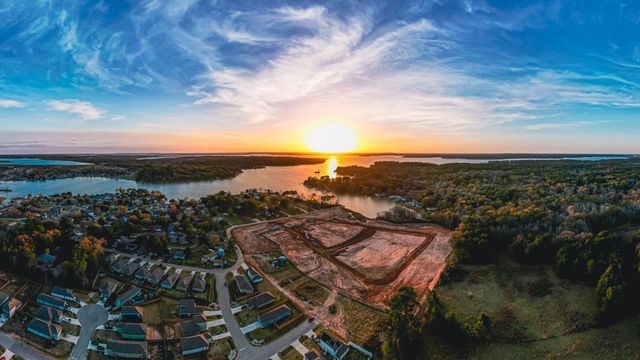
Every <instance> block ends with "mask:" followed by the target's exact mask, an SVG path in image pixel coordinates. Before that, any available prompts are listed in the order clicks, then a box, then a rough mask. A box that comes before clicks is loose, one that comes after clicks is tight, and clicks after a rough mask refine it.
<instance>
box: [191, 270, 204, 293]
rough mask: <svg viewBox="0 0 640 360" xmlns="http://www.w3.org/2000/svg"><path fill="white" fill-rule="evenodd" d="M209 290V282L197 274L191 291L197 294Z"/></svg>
mask: <svg viewBox="0 0 640 360" xmlns="http://www.w3.org/2000/svg"><path fill="white" fill-rule="evenodd" d="M206 288H207V282H206V281H205V280H204V277H203V276H202V274H196V275H195V276H194V277H193V281H192V282H191V290H192V291H195V292H203V291H204V290H205V289H206Z"/></svg>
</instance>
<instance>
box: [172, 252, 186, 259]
mask: <svg viewBox="0 0 640 360" xmlns="http://www.w3.org/2000/svg"><path fill="white" fill-rule="evenodd" d="M186 258H187V254H186V253H185V252H184V250H177V251H176V252H175V253H174V254H173V260H185V259H186Z"/></svg>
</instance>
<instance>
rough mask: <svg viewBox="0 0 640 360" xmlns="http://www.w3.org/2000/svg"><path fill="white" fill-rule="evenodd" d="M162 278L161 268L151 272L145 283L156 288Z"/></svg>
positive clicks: (162, 271)
mask: <svg viewBox="0 0 640 360" xmlns="http://www.w3.org/2000/svg"><path fill="white" fill-rule="evenodd" d="M163 277H164V270H162V268H157V269H155V270H153V271H152V272H151V274H149V276H148V277H147V282H148V283H149V284H151V285H153V286H158V285H160V281H162V278H163Z"/></svg>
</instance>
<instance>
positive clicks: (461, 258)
mask: <svg viewBox="0 0 640 360" xmlns="http://www.w3.org/2000/svg"><path fill="white" fill-rule="evenodd" d="M639 170H640V162H639V161H638V160H637V159H629V160H609V161H597V162H591V161H518V162H493V163H488V164H447V165H440V166H438V165H433V164H425V163H398V162H379V163H375V164H374V165H372V166H371V167H369V168H363V167H358V166H354V167H347V168H339V169H338V174H340V175H341V176H340V177H338V178H336V179H329V178H327V177H323V178H310V179H308V180H307V181H306V182H305V184H306V185H307V186H311V187H314V188H319V189H322V190H329V191H336V192H346V193H357V194H367V195H380V196H390V195H400V196H403V197H404V198H406V199H407V200H413V202H412V203H413V204H418V207H419V209H420V210H422V211H423V213H424V218H425V219H426V220H427V221H431V222H435V223H438V224H440V225H443V226H445V227H448V228H450V229H454V230H455V232H454V236H453V239H452V245H453V250H454V255H455V257H454V258H455V259H456V260H455V261H453V262H452V263H451V265H450V269H448V273H450V274H455V273H456V271H455V269H453V268H452V267H454V266H455V264H456V262H461V263H475V264H482V263H490V262H493V261H494V260H495V259H496V257H497V256H498V255H500V254H504V253H508V254H510V255H511V256H512V257H513V258H514V259H515V260H516V261H518V262H520V263H522V264H553V265H554V266H555V268H556V270H557V273H558V275H559V276H562V277H567V278H572V279H577V280H582V281H585V282H587V283H589V284H591V285H593V286H594V287H596V294H597V296H598V299H599V303H600V313H599V316H598V319H599V320H600V321H602V322H604V321H610V320H613V319H616V318H618V317H620V316H624V315H625V314H627V313H628V312H634V311H637V309H635V308H636V307H635V306H634V304H635V303H636V302H637V301H638V300H640V263H639V257H640V248H639V245H638V244H639V243H640V235H638V233H634V232H633V229H635V227H634V226H635V225H637V224H640V171H639ZM625 225H631V226H630V229H631V231H627V230H625V229H624V226H625ZM445 278H446V276H445Z"/></svg>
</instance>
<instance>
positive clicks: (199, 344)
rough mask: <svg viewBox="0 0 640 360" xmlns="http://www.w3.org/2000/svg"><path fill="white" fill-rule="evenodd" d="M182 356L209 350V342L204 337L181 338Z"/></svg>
mask: <svg viewBox="0 0 640 360" xmlns="http://www.w3.org/2000/svg"><path fill="white" fill-rule="evenodd" d="M180 349H181V350H182V356H187V355H192V354H197V353H201V352H205V351H208V350H209V341H208V340H207V338H205V337H204V335H202V334H200V335H194V336H189V337H182V338H180Z"/></svg>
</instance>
